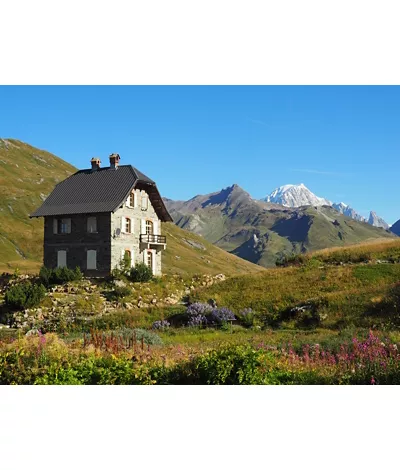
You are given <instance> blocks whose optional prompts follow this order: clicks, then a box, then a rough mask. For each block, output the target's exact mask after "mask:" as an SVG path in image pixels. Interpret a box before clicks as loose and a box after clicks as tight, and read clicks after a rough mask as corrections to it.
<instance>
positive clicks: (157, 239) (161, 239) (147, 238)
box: [140, 233, 167, 250]
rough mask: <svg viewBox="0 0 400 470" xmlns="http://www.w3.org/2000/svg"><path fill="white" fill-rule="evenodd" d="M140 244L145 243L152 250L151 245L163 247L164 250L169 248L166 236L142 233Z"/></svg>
mask: <svg viewBox="0 0 400 470" xmlns="http://www.w3.org/2000/svg"><path fill="white" fill-rule="evenodd" d="M140 243H144V244H145V245H148V248H150V245H163V246H164V250H165V248H166V246H167V237H166V236H165V235H154V234H152V233H142V234H141V235H140Z"/></svg>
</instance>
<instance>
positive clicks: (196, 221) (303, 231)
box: [165, 185, 393, 267]
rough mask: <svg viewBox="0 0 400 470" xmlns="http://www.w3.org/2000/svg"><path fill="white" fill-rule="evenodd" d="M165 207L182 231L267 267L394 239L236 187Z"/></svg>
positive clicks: (324, 211) (321, 210)
mask: <svg viewBox="0 0 400 470" xmlns="http://www.w3.org/2000/svg"><path fill="white" fill-rule="evenodd" d="M165 203H166V205H167V208H168V210H169V211H170V214H171V216H172V217H173V219H174V222H175V223H176V224H177V225H178V226H179V227H182V228H185V229H188V230H190V231H192V232H194V233H197V234H200V235H202V236H203V237H204V238H206V239H207V240H209V241H210V242H212V243H214V244H216V245H217V246H218V247H220V248H223V249H224V250H227V251H229V252H231V253H234V254H236V255H238V256H240V257H242V258H244V259H246V260H249V261H251V262H253V263H257V264H259V265H261V266H265V267H268V266H272V265H274V264H275V262H276V261H277V260H279V259H281V258H282V257H284V256H287V255H292V254H298V253H303V252H308V251H311V250H317V249H322V248H328V247H334V246H346V245H349V244H354V243H360V242H362V241H366V240H372V239H378V238H391V237H393V235H392V234H390V233H388V232H387V231H385V230H383V229H380V228H376V227H372V226H370V225H368V224H366V223H361V222H357V221H356V220H353V219H351V218H349V217H346V216H344V215H342V214H340V213H338V212H337V211H336V210H335V209H333V208H332V207H330V206H321V205H317V206H303V207H300V208H291V207H284V206H282V205H277V204H271V203H267V202H263V201H256V200H254V199H252V198H251V197H250V195H249V194H248V193H247V192H246V191H244V190H243V189H241V188H240V187H239V186H237V185H233V186H231V187H228V188H225V189H223V190H222V191H219V192H216V193H212V194H208V195H201V196H196V197H194V198H192V199H191V200H189V201H187V202H184V201H177V202H174V201H171V200H168V199H166V200H165Z"/></svg>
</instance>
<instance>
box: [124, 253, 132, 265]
mask: <svg viewBox="0 0 400 470" xmlns="http://www.w3.org/2000/svg"><path fill="white" fill-rule="evenodd" d="M124 261H125V263H126V266H127V267H131V266H132V252H131V250H125V254H124Z"/></svg>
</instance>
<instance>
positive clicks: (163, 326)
mask: <svg viewBox="0 0 400 470" xmlns="http://www.w3.org/2000/svg"><path fill="white" fill-rule="evenodd" d="M170 326H171V324H170V322H169V321H167V320H157V321H155V322H154V323H153V326H152V329H153V330H168V328H169V327H170Z"/></svg>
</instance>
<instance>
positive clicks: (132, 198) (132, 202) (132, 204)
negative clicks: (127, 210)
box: [129, 191, 136, 207]
mask: <svg viewBox="0 0 400 470" xmlns="http://www.w3.org/2000/svg"><path fill="white" fill-rule="evenodd" d="M135 199H136V198H135V192H134V191H132V192H131V194H130V196H129V207H135V202H136V201H135Z"/></svg>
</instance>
